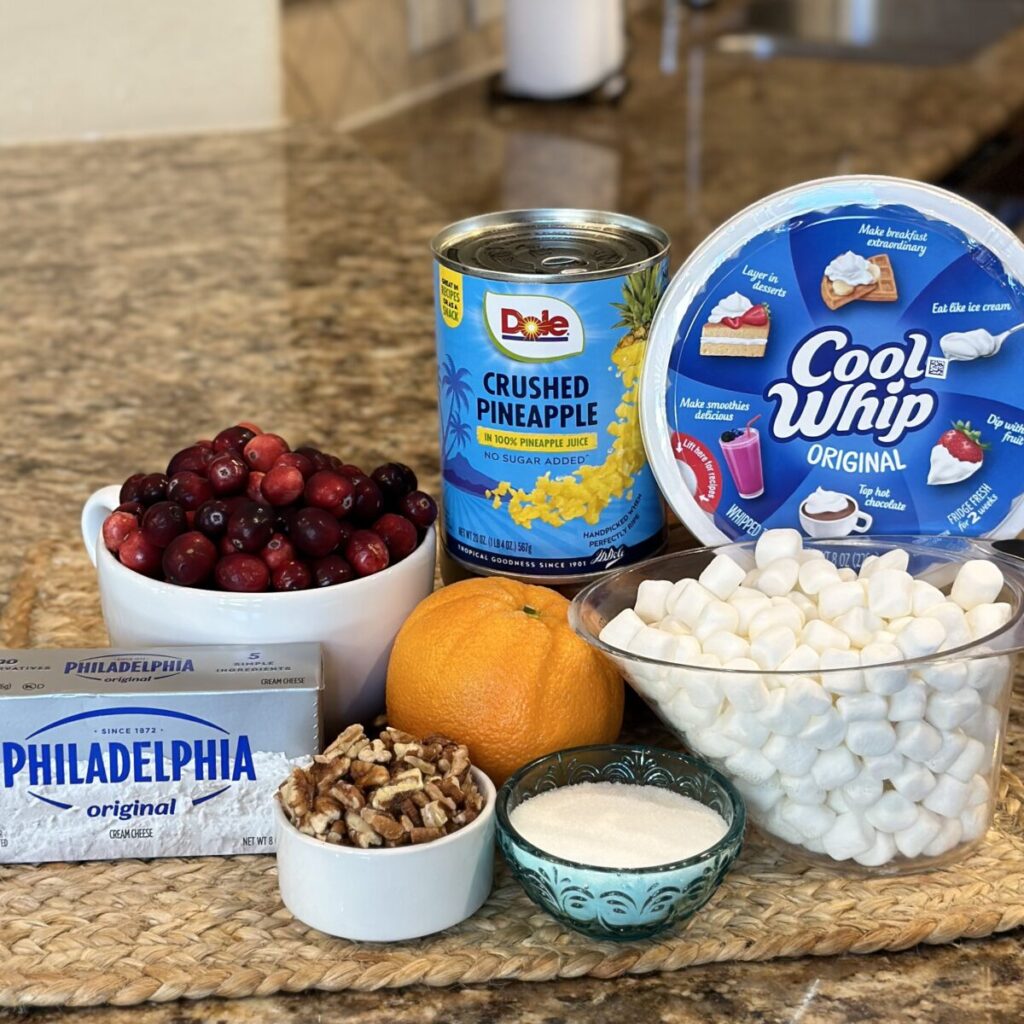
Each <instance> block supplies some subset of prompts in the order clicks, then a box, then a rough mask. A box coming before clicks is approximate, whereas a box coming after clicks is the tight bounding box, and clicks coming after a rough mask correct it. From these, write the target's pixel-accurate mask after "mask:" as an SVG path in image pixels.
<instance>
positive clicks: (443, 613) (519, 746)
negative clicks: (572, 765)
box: [387, 577, 624, 783]
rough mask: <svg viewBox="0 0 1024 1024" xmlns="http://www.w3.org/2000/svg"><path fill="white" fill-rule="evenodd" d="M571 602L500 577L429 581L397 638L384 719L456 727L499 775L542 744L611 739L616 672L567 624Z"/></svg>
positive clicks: (479, 761)
mask: <svg viewBox="0 0 1024 1024" xmlns="http://www.w3.org/2000/svg"><path fill="white" fill-rule="evenodd" d="M568 608H569V602H568V601H567V600H566V599H565V598H564V597H563V596H562V595H561V594H559V593H556V592H555V591H553V590H549V589H547V588H545V587H535V586H531V585H529V584H525V583H519V582H516V581H514V580H508V579H503V578H500V577H492V578H488V579H474V580H465V581H463V582H461V583H454V584H452V585H451V586H448V587H445V588H444V589H443V590H438V591H435V592H434V593H433V594H431V595H430V597H428V598H427V599H426V600H425V601H422V602H421V603H420V604H419V605H418V606H417V608H416V610H415V611H414V612H413V613H412V615H410V616H409V618H408V619H407V620H406V622H405V625H404V626H403V627H402V629H401V631H400V632H399V634H398V637H397V639H396V640H395V646H394V649H393V651H392V653H391V661H390V663H389V664H388V680H387V714H388V721H389V722H390V723H391V724H393V725H394V726H395V727H397V728H399V729H403V730H405V731H406V732H409V733H412V734H414V735H418V736H423V735H430V734H431V733H443V734H445V735H448V736H458V737H459V739H460V740H462V741H463V742H464V743H466V745H467V746H468V747H469V751H470V754H471V755H472V757H473V763H474V764H476V765H477V766H478V767H479V768H480V769H481V770H482V771H484V772H486V773H487V774H488V775H489V776H490V777H491V778H492V779H493V780H494V781H495V782H496V783H501V782H503V781H504V780H505V779H506V778H508V776H509V775H511V774H512V773H513V772H514V771H515V770H516V769H517V768H520V767H521V766H522V765H524V764H526V762H527V761H532V760H533V759H534V758H535V757H539V756H541V755H542V754H547V753H550V752H552V751H555V750H561V749H563V748H565V747H574V746H579V745H581V744H585V743H609V742H611V741H612V740H614V739H616V738H617V737H618V734H619V730H620V729H621V727H622V707H623V699H624V693H623V685H622V678H621V677H620V675H619V673H618V671H617V670H616V668H615V665H614V664H612V662H611V661H610V660H609V659H608V658H606V657H605V656H604V655H603V654H601V653H600V652H599V651H596V650H594V649H593V648H592V647H590V646H589V645H588V644H587V643H586V642H585V641H583V640H581V639H580V638H579V637H578V636H576V634H575V633H574V632H573V631H572V629H571V628H570V627H569V623H568V618H567V613H568Z"/></svg>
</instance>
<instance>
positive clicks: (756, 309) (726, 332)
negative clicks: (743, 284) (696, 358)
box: [700, 292, 771, 359]
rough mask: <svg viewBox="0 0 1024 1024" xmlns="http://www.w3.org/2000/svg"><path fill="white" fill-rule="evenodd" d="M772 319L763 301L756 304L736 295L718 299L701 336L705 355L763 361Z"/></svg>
mask: <svg viewBox="0 0 1024 1024" xmlns="http://www.w3.org/2000/svg"><path fill="white" fill-rule="evenodd" d="M770 330H771V316H770V314H769V311H768V305H767V304H766V303H764V302H762V303H758V304H757V305H754V303H752V302H751V301H750V299H748V298H747V297H746V296H745V295H741V294H740V293H739V292H733V293H732V294H731V295H727V296H726V297H725V298H724V299H719V301H718V302H717V303H716V305H715V308H714V309H712V310H711V315H710V316H709V317H708V322H707V323H706V324H705V325H704V326H703V328H702V329H701V333H700V354H701V355H702V356H747V357H748V358H750V357H752V358H755V359H756V358H760V357H761V356H763V355H764V353H765V348H766V347H767V345H768V332H769V331H770Z"/></svg>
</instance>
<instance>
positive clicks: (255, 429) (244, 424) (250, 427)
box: [238, 420, 263, 434]
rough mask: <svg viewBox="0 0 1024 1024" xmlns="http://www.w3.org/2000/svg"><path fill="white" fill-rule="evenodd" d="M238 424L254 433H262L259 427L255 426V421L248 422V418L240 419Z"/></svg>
mask: <svg viewBox="0 0 1024 1024" xmlns="http://www.w3.org/2000/svg"><path fill="white" fill-rule="evenodd" d="M238 425H239V426H240V427H245V429H246V430H251V431H252V432H253V433H254V434H262V433H263V431H262V430H261V429H260V428H259V427H257V426H256V424H255V423H250V422H249V421H248V420H242V422H241V423H239V424H238Z"/></svg>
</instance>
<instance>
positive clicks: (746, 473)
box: [718, 415, 764, 498]
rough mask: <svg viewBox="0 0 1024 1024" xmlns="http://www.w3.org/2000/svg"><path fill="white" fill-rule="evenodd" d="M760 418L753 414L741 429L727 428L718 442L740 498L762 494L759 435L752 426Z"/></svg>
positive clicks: (758, 496) (757, 496)
mask: <svg viewBox="0 0 1024 1024" xmlns="http://www.w3.org/2000/svg"><path fill="white" fill-rule="evenodd" d="M760 418H761V417H760V415H758V416H755V417H754V418H753V419H752V420H751V421H750V423H748V424H747V425H746V426H745V427H744V428H743V430H727V431H726V432H725V433H724V434H722V437H721V439H720V440H719V442H718V443H719V445H720V447H721V449H722V454H723V455H724V456H725V464H726V465H727V466H728V467H729V472H730V473H731V474H732V479H733V483H734V484H735V485H736V490H737V491H738V492H739V495H740V497H741V498H760V497H761V495H762V494H764V471H763V470H762V468H761V435H760V434H759V433H758V432H757V431H756V430H755V429H754V427H753V426H752V424H753V423H755V422H757V420H759V419H760Z"/></svg>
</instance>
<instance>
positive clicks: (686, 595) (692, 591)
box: [666, 580, 718, 629]
mask: <svg viewBox="0 0 1024 1024" xmlns="http://www.w3.org/2000/svg"><path fill="white" fill-rule="evenodd" d="M717 600H718V598H717V597H715V595H714V594H712V593H711V591H710V590H708V589H707V588H706V587H705V586H703V585H702V584H700V583H698V582H697V581H696V580H690V585H689V586H688V587H687V588H686V589H685V590H684V591H683V592H682V594H681V596H679V597H678V598H676V599H674V598H673V597H672V595H669V599H668V601H667V602H666V611H667V612H668V614H669V615H674V616H675V617H676V618H677V619H682V620H683V622H685V623H686V624H687V625H688V626H689V627H690V629H693V628H694V627H695V626H696V625H697V623H698V621H700V616H701V612H703V611H704V609H705V608H706V607H707V606H708V605H709V604H711V602H712V601H717ZM673 602H674V603H673Z"/></svg>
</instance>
